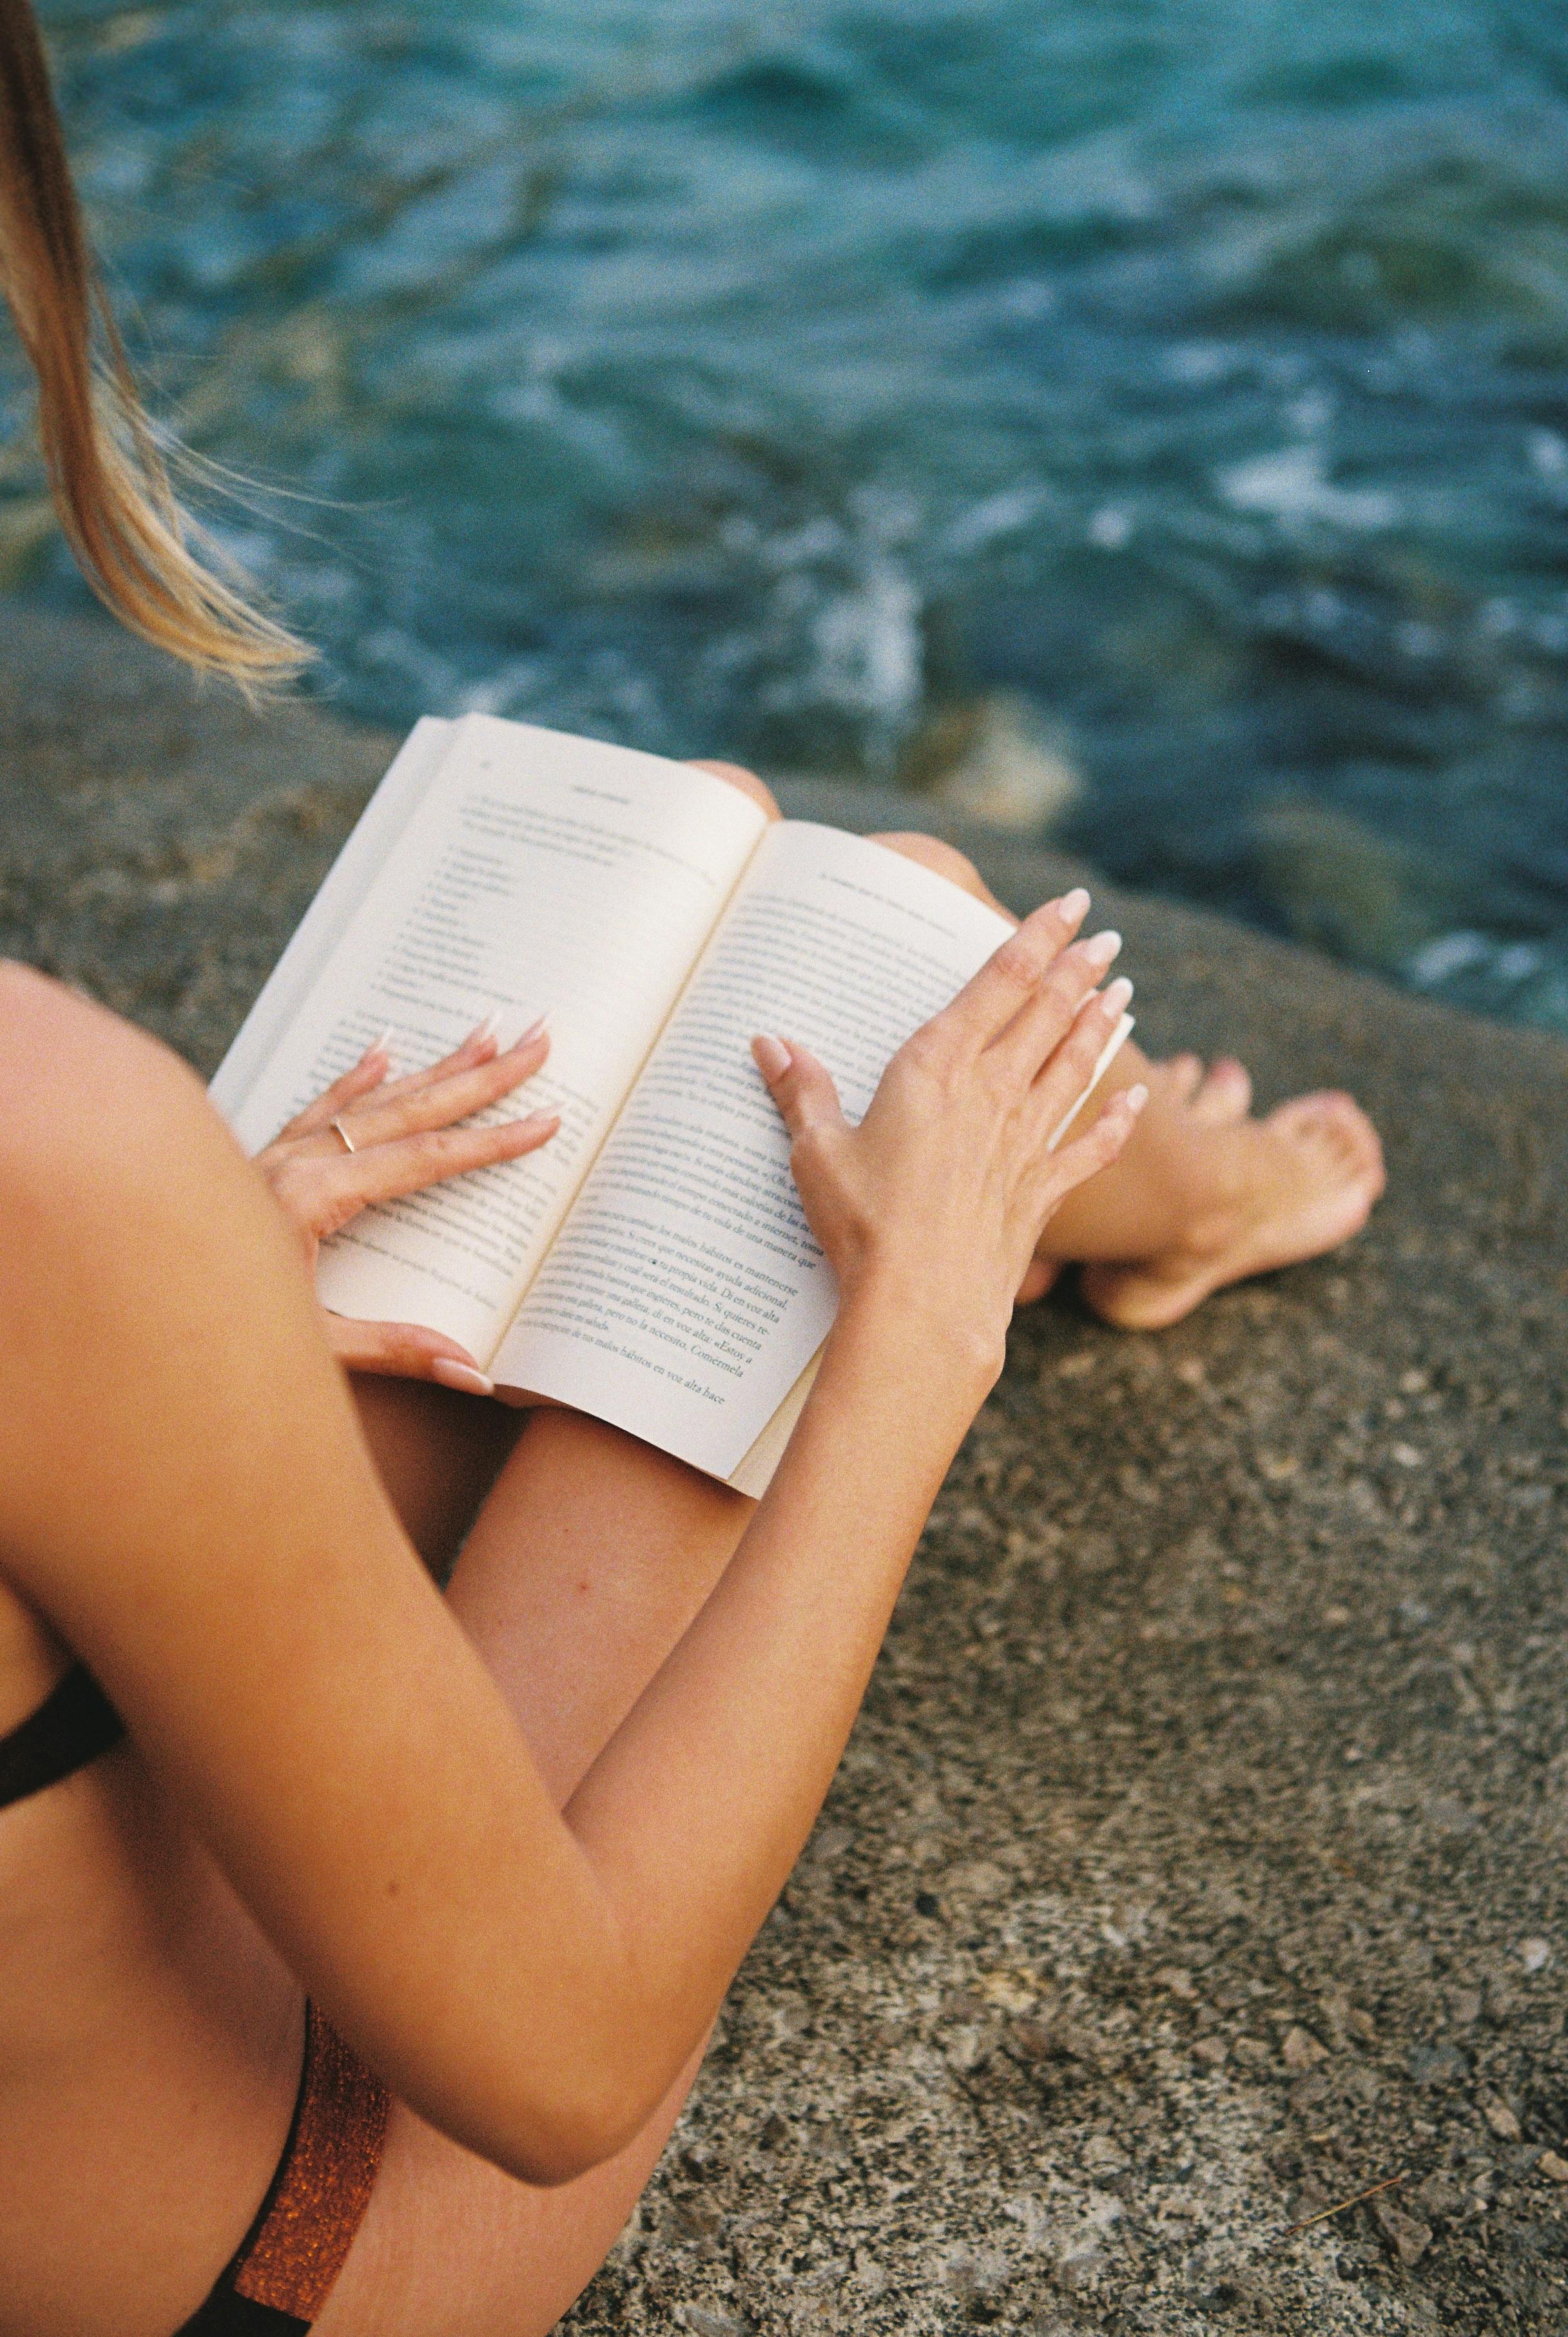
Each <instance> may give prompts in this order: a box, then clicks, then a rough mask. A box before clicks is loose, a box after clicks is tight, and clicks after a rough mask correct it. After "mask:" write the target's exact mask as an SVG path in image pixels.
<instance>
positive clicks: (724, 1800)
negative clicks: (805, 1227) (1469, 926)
mask: <svg viewBox="0 0 1568 2337" xmlns="http://www.w3.org/2000/svg"><path fill="white" fill-rule="evenodd" d="M992 1377H994V1372H993V1371H991V1370H990V1369H989V1368H988V1366H987V1364H985V1361H984V1360H983V1359H981V1358H980V1357H979V1356H978V1355H977V1354H975V1353H974V1352H965V1351H964V1350H963V1349H962V1348H961V1347H960V1346H959V1345H956V1344H954V1345H953V1346H952V1348H951V1351H950V1352H948V1353H946V1354H944V1353H943V1351H942V1347H941V1345H940V1340H939V1335H937V1334H936V1332H935V1331H933V1332H932V1333H931V1335H930V1336H929V1337H926V1336H924V1335H922V1330H921V1325H920V1322H919V1318H918V1315H917V1314H912V1313H911V1311H910V1310H909V1308H908V1307H907V1305H902V1304H897V1303H894V1302H893V1301H892V1299H891V1298H888V1299H887V1300H882V1299H880V1298H877V1297H870V1298H868V1299H867V1302H866V1303H865V1304H863V1305H849V1306H847V1307H846V1309H845V1310H844V1313H843V1315H841V1317H840V1321H839V1325H838V1329H837V1330H836V1332H835V1335H834V1336H833V1338H832V1340H831V1341H830V1342H829V1345H828V1351H827V1353H826V1354H825V1356H824V1358H823V1364H822V1369H821V1371H820V1373H819V1374H818V1381H817V1384H816V1387H815V1389H814V1391H813V1394H812V1398H811V1401H810V1403H809V1405H808V1408H807V1411H806V1413H805V1415H804V1416H803V1418H802V1420H801V1423H800V1424H799V1429H798V1430H797V1432H796V1434H795V1436H794V1438H793V1439H792V1441H791V1443H790V1446H789V1451H788V1452H787V1453H786V1456H785V1459H784V1461H783V1462H782V1464H781V1466H780V1468H779V1473H778V1475H777V1477H776V1478H775V1480H774V1482H773V1485H772V1486H771V1488H770V1489H769V1494H768V1496H767V1498H766V1499H765V1501H763V1502H762V1503H761V1505H760V1508H759V1510H758V1511H757V1513H756V1516H755V1518H754V1519H753V1521H752V1523H751V1525H750V1528H749V1530H748V1531H747V1533H746V1534H745V1536H744V1538H743V1539H742V1540H741V1543H740V1547H739V1549H738V1550H737V1552H736V1555H735V1557H734V1559H733V1560H732V1561H731V1562H730V1567H729V1569H728V1570H727V1572H726V1574H725V1577H724V1579H723V1580H722V1582H721V1583H720V1586H719V1588H718V1589H717V1590H716V1591H715V1592H714V1593H713V1595H712V1596H711V1598H710V1599H709V1601H708V1603H707V1605H706V1606H705V1608H704V1609H703V1610H702V1612H701V1615H700V1617H699V1618H698V1619H697V1621H696V1622H695V1623H694V1624H693V1626H692V1627H691V1630H690V1631H689V1632H688V1633H687V1635H686V1637H685V1638H684V1639H683V1640H682V1642H681V1646H680V1647H679V1648H677V1650H676V1651H675V1653H674V1654H673V1656H672V1657H671V1658H670V1660H669V1662H668V1663H667V1664H666V1665H665V1666H664V1667H663V1669H662V1672H661V1673H660V1675H659V1677H658V1678H657V1679H656V1680H655V1681H654V1682H653V1684H652V1687H650V1688H649V1689H648V1691H647V1692H646V1694H645V1695H644V1696H643V1697H642V1700H641V1701H640V1703H639V1704H638V1705H637V1706H636V1707H635V1709H634V1710H633V1711H632V1714H631V1715H630V1716H628V1718H627V1720H626V1721H625V1722H624V1724H623V1725H622V1727H621V1729H620V1730H619V1731H618V1732H617V1734H616V1736H614V1737H613V1740H612V1741H611V1743H610V1745H608V1746H607V1747H606V1749H605V1751H604V1753H603V1755H601V1757H600V1759H599V1760H598V1761H597V1762H596V1763H595V1765H594V1766H593V1769H592V1770H591V1771H590V1773H589V1775H587V1777H586V1778H585V1779H584V1781H583V1785H582V1786H581V1787H580V1788H579V1790H578V1792H577V1794H575V1795H574V1796H573V1800H572V1802H571V1804H569V1806H568V1810H567V1813H566V1815H567V1822H568V1824H569V1825H570V1826H571V1828H572V1830H573V1833H574V1834H575V1835H576V1836H577V1838H578V1840H579V1842H580V1843H582V1844H583V1849H584V1851H585V1853H586V1854H587V1857H588V1859H589V1862H590V1863H591V1865H592V1868H593V1872H594V1873H595V1875H596V1876H597V1878H598V1879H599V1882H600V1884H601V1887H602V1888H603V1892H604V1894H605V1900H606V1902H607V1907H608V1909H609V1911H610V1914H611V1920H612V1921H613V1926H614V1928H615V1930H616V1931H617V1932H618V1933H619V1936H620V1938H621V1940H622V1942H623V1945H624V1950H625V1957H626V1967H627V1973H628V2004H627V2009H626V2014H625V2023H626V2025H625V2030H624V2033H623V2034H622V2036H621V2037H620V2038H619V2039H617V2040H615V2049H618V2050H619V2051H620V2053H621V2054H622V2056H624V2057H626V2059H627V2061H628V2062H629V2065H630V2066H629V2067H628V2068H627V2069H626V2077H627V2081H628V2084H629V2085H630V2086H632V2087H633V2088H634V2090H635V2093H636V2095H637V2097H639V2099H641V2098H642V2097H644V2096H645V2097H647V2098H648V2099H652V2098H656V2097H657V2095H658V2093H659V2091H661V2090H662V2087H663V2085H664V2084H665V2083H666V2082H667V2081H668V2078H669V2076H670V2074H671V2073H672V2071H673V2069H674V2068H676V2067H677V2066H678V2065H679V2063H680V2060H681V2057H682V2056H683V2054H684V2052H685V2051H686V2049H688V2047H689V2045H690V2042H691V2039H692V2038H693V2037H694V2036H695V2035H697V2034H698V2033H699V2032H700V2030H701V2026H702V2025H703V2023H705V2022H706V2021H707V2020H708V2019H711V2016H712V2013H713V2011H714V2009H715V2008H716V2006H717V2004H718V2002H719V2000H720V1997H721V1996H722V1994H723V1991H724V1990H725V1988H726V1987H727V1986H728V1985H729V1982H730V1979H731V1977H732V1975H733V1973H734V1970H735V1969H736V1967H737V1966H738V1965H739V1963H740V1960H741V1958H742V1957H743V1955H744V1954H745V1952H746V1949H747V1947H748V1945H749V1943H750V1940H751V1939H752V1937H753V1935H754V1934H755V1932H756V1931H757V1929H758V1927H759V1926H760V1923H761V1921H762V1920H763V1918H764V1917H765V1915H766V1914H767V1912H768V1910H769V1907H770V1905H771V1904H772V1902H773V1901H774V1900H775V1898H776V1897H777V1896H778V1893H779V1890H780V1889H781V1888H782V1886H783V1883H784V1882H785V1880H786V1879H787V1877H788V1875H789V1871H790V1869H791V1867H792V1866H793V1864H794V1863H795V1860H796V1858H797V1857H798V1856H799V1852H800V1849H801V1846H802V1844H803V1843H804V1842H805V1840H806V1837H807V1835H808V1833H809V1831H810V1828H811V1825H812V1823H813V1821H814V1819H815V1817H816V1814H817V1812H818V1808H819V1807H820V1804H821V1802H822V1799H823V1796H824V1794H826V1792H827V1790H828V1785H829V1783H830V1782H831V1779H832V1776H833V1773H834V1770H835V1768H836V1767H837V1765H838V1759H839V1756H840V1755H841V1753H842V1751H843V1747H844V1745H845V1742H846V1740H847V1738H848V1734H849V1731H850V1728H851V1726H853V1723H854V1719H855V1716H856V1713H857V1711H858V1708H859V1705H860V1701H861V1698H862V1697H863V1695H864V1692H865V1688H866V1684H867V1679H868V1677H869V1676H870V1672H871V1668H872V1667H873V1665H874V1663H875V1661H876V1658H877V1650H878V1648H879V1647H880V1645H881V1642H882V1638H883V1635H884V1633H885V1631H886V1629H887V1620H888V1618H889V1616H890V1614H891V1612H892V1609H893V1606H894V1603H895V1601H896V1600H897V1596H898V1591H899V1589H900V1587H901V1585H902V1583H903V1579H904V1576H905V1572H906V1569H907V1565H908V1562H909V1558H910V1555H911V1553H912V1551H913V1550H914V1547H915V1544H916V1540H918V1537H919V1534H920V1531H921V1529H922V1527H923V1526H924V1524H925V1521H926V1515H927V1513H928V1511H929V1510H930V1506H931V1503H932V1501H933V1500H934V1499H935V1496H936V1491H937V1489H938V1487H939V1486H940V1484H941V1482H942V1479H943V1477H944V1475H945V1473H946V1469H947V1467H948V1464H949V1462H951V1459H952V1456H953V1453H954V1452H955V1451H956V1447H957V1444H958V1442H960V1440H961V1439H962V1437H963V1435H964V1433H965V1430H966V1428H967V1426H968V1424H969V1422H970V1420H971V1419H972V1417H973V1415H974V1413H975V1410H976V1408H977V1406H978V1404H979V1403H980V1402H981V1401H982V1399H983V1397H984V1395H985V1392H986V1389H987V1387H988V1385H989V1384H990V1380H991V1378H992Z"/></svg>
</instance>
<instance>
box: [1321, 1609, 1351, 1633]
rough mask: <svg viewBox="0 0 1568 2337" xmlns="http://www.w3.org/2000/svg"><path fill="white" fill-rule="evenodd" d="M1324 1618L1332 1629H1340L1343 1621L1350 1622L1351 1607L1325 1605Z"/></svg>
mask: <svg viewBox="0 0 1568 2337" xmlns="http://www.w3.org/2000/svg"><path fill="white" fill-rule="evenodd" d="M1323 1620H1324V1621H1325V1622H1326V1623H1327V1624H1328V1625H1329V1626H1330V1628H1332V1629H1334V1630H1338V1628H1339V1626H1340V1624H1341V1623H1348V1621H1349V1620H1350V1609H1349V1608H1348V1607H1325V1608H1324V1609H1323Z"/></svg>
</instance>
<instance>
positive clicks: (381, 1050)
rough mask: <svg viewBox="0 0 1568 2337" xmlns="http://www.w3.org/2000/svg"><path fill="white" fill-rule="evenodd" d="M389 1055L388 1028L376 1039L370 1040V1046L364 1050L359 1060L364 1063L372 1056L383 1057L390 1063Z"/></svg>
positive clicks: (390, 1039)
mask: <svg viewBox="0 0 1568 2337" xmlns="http://www.w3.org/2000/svg"><path fill="white" fill-rule="evenodd" d="M391 1054H392V1032H391V1030H390V1028H388V1029H387V1030H385V1031H383V1032H382V1033H381V1036H380V1037H379V1038H378V1039H372V1040H371V1041H370V1044H369V1045H368V1047H367V1048H366V1050H365V1052H364V1054H363V1055H361V1056H360V1058H359V1060H360V1061H361V1062H365V1061H368V1058H369V1057H370V1056H372V1055H385V1056H386V1057H387V1059H388V1061H390V1059H391Z"/></svg>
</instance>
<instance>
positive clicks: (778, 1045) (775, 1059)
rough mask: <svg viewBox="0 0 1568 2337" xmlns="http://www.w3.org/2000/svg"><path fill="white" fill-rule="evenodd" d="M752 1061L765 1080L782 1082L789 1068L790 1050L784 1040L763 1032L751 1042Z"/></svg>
mask: <svg viewBox="0 0 1568 2337" xmlns="http://www.w3.org/2000/svg"><path fill="white" fill-rule="evenodd" d="M751 1060H752V1061H753V1062H754V1063H755V1064H756V1066H757V1068H758V1070H759V1071H760V1072H761V1074H762V1076H763V1078H764V1079H765V1080H781V1079H782V1078H783V1076H784V1074H785V1072H786V1071H788V1070H789V1048H788V1047H787V1046H786V1045H785V1044H784V1041H783V1040H782V1039H770V1038H769V1037H768V1036H767V1034H766V1033H765V1032H762V1033H760V1034H759V1036H758V1037H756V1038H755V1039H753V1040H752V1041H751Z"/></svg>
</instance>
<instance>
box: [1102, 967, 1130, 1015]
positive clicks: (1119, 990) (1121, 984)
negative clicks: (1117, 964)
mask: <svg viewBox="0 0 1568 2337" xmlns="http://www.w3.org/2000/svg"><path fill="white" fill-rule="evenodd" d="M1131 997H1132V983H1130V982H1129V981H1128V979H1127V977H1126V975H1125V974H1124V973H1119V974H1118V975H1117V977H1116V979H1115V981H1114V982H1112V983H1109V984H1108V985H1107V987H1106V988H1105V990H1104V991H1103V992H1102V993H1101V999H1100V1003H1101V1004H1102V1005H1103V1007H1104V1009H1105V1012H1107V1014H1125V1012H1127V1002H1128V1001H1129V999H1130V998H1131Z"/></svg>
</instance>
